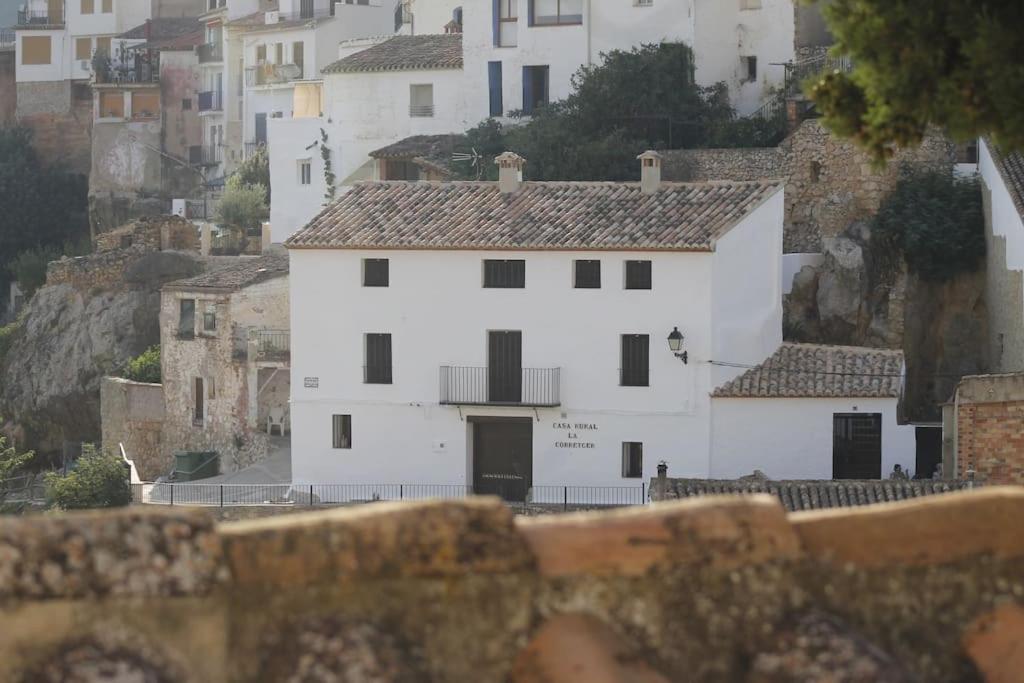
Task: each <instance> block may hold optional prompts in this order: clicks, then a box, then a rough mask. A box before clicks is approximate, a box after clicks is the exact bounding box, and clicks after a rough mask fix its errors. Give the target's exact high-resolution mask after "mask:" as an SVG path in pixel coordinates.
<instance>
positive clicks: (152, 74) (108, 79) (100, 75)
mask: <svg viewBox="0 0 1024 683" xmlns="http://www.w3.org/2000/svg"><path fill="white" fill-rule="evenodd" d="M93 79H94V82H96V83H100V84H106V83H109V84H114V85H121V84H124V83H159V82H160V68H159V66H157V65H155V64H149V63H145V62H143V63H140V64H118V65H112V66H111V67H110V68H109V69H98V70H96V71H94V72H93Z"/></svg>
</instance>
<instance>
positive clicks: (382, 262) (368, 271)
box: [363, 258, 389, 287]
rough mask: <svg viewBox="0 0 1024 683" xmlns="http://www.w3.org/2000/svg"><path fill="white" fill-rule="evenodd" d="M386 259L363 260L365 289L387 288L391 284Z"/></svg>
mask: <svg viewBox="0 0 1024 683" xmlns="http://www.w3.org/2000/svg"><path fill="white" fill-rule="evenodd" d="M388 279H389V274H388V260H387V259H386V258H364V259H363V287H387V286H388V284H389V282H388Z"/></svg>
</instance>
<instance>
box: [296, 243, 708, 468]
mask: <svg viewBox="0 0 1024 683" xmlns="http://www.w3.org/2000/svg"><path fill="white" fill-rule="evenodd" d="M290 254H291V259H292V267H291V288H292V313H291V316H292V366H293V372H292V388H293V389H292V424H293V444H292V446H293V447H292V453H293V460H292V469H293V479H294V481H295V482H306V483H321V482H323V483H388V482H393V483H403V482H405V483H453V484H458V483H469V482H471V481H472V473H471V469H470V468H471V464H470V463H471V458H470V456H469V454H468V453H469V442H468V438H469V431H468V428H467V424H468V423H467V422H466V421H465V418H466V417H468V416H482V415H501V416H510V417H513V416H515V417H529V418H532V419H533V420H534V422H533V462H534V477H533V481H534V484H535V485H538V486H541V485H548V484H550V485H558V484H574V485H605V486H619V485H637V486H638V485H639V482H640V480H637V479H623V478H622V476H621V453H622V450H621V448H622V446H621V445H622V442H623V441H641V442H643V443H644V478H645V479H646V478H649V477H650V476H652V475H653V474H654V473H655V468H656V466H657V462H658V460H661V459H667V460H671V461H672V462H673V464H674V465H673V472H682V473H685V475H686V476H706V474H707V452H708V451H707V449H708V438H709V425H710V415H709V407H710V399H709V398H708V396H709V392H710V390H711V386H710V384H709V366H708V365H707V364H702V363H696V362H695V363H690V364H689V365H683V364H682V363H681V362H680V361H679V360H678V359H676V358H675V357H674V356H673V355H672V354H671V353H670V352H669V349H668V345H667V343H666V341H665V338H666V337H667V335H668V332H669V331H671V329H672V327H673V326H676V325H678V326H679V327H680V329H686V330H688V331H689V332H688V334H687V348H688V350H689V351H690V353H691V354H693V356H695V357H697V358H707V357H708V354H709V351H710V343H711V334H710V315H711V313H710V297H709V296H708V295H707V290H708V288H707V284H706V283H707V282H709V281H710V278H711V264H712V259H711V256H710V255H708V254H706V253H644V254H640V253H606V252H596V253H587V252H575V253H574V252H549V251H543V252H526V253H516V252H476V251H472V252H469V251H467V252H432V251H388V252H369V251H365V252H363V251H345V250H337V251H320V250H292V251H291V252H290ZM374 257H378V258H379V257H383V258H388V259H390V286H389V287H387V288H364V287H361V286H360V273H361V259H363V258H374ZM485 258H524V259H525V260H526V288H525V289H517V290H496V289H483V288H482V287H481V263H482V260H483V259H485ZM577 258H580V259H600V260H601V261H602V289H600V290H582V289H574V288H573V287H572V267H573V266H572V263H573V260H574V259H577ZM627 258H650V259H651V260H652V261H653V264H652V271H653V289H652V290H649V291H626V290H624V289H623V286H622V283H623V268H624V266H623V262H624V261H625V260H626V259H627ZM681 292H691V293H693V295H692V296H681V295H680V293H681ZM700 292H705V294H704V295H703V296H702V295H700ZM508 329H513V330H521V331H522V333H523V366H524V367H531V368H554V367H560V368H561V378H562V382H561V388H562V392H561V399H562V406H561V407H560V408H555V409H538V410H537V411H534V410H533V409H530V408H493V407H489V408H468V407H463V408H462V409H461V412H460V410H459V409H458V408H455V407H448V406H444V407H442V406H440V405H439V368H440V366H443V365H454V366H469V367H484V366H486V364H487V331H488V330H508ZM370 332H390V333H391V334H392V335H393V336H392V344H393V367H394V384H392V385H366V384H363V383H362V366H363V363H364V359H363V344H364V341H363V340H364V337H363V335H364V334H365V333H370ZM628 333H646V334H649V335H650V345H651V346H650V380H651V386H650V387H620V386H619V377H618V373H619V365H620V335H622V334H628ZM313 377H315V378H317V388H315V389H311V388H306V387H305V382H304V380H305V379H306V378H313ZM333 414H351V415H352V430H353V448H352V449H351V450H334V449H332V448H331V415H333ZM560 422H569V423H588V424H596V425H597V426H598V429H597V430H596V431H588V432H587V433H586V434H585V436H584V437H583V438H584V439H585V440H586V441H588V442H590V443H593V444H594V448H592V449H575V450H574V449H564V448H557V447H555V444H556V442H558V441H564V440H565V437H566V430H564V429H556V428H555V427H554V425H555V424H556V423H560ZM440 444H444V445H443V447H442V446H441V445H440ZM681 476H682V475H681Z"/></svg>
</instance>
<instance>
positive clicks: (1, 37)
mask: <svg viewBox="0 0 1024 683" xmlns="http://www.w3.org/2000/svg"><path fill="white" fill-rule="evenodd" d="M14 41H15V37H14V30H13V29H9V28H0V50H2V49H7V48H12V47H14Z"/></svg>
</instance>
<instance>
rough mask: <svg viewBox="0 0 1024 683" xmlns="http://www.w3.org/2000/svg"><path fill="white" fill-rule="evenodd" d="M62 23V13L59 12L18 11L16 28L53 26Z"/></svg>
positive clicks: (40, 10)
mask: <svg viewBox="0 0 1024 683" xmlns="http://www.w3.org/2000/svg"><path fill="white" fill-rule="evenodd" d="M63 23H64V13H63V12H62V11H60V10H55V11H51V10H48V9H39V10H35V9H20V10H18V26H35V25H38V26H46V25H50V26H54V25H58V24H63Z"/></svg>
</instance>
